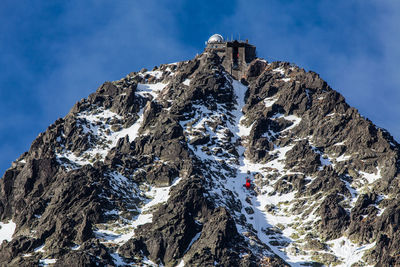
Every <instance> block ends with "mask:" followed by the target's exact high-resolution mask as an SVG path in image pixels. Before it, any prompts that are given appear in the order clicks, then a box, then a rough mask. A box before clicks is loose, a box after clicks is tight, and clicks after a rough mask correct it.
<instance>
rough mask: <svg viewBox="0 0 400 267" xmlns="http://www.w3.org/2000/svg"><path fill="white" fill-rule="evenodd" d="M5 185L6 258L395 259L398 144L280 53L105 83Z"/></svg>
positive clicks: (76, 261) (199, 60)
mask: <svg viewBox="0 0 400 267" xmlns="http://www.w3.org/2000/svg"><path fill="white" fill-rule="evenodd" d="M355 86H356V85H355ZM246 179H249V180H250V181H249V182H250V188H246V187H245V186H244V185H245V182H246ZM0 190H1V191H0V221H1V223H0V226H1V229H0V239H1V240H0V241H2V243H1V245H0V263H1V266H47V265H48V266H323V265H326V266H369V265H372V266H399V265H400V231H399V226H400V176H399V144H398V143H397V142H396V141H395V140H394V139H393V138H392V136H391V135H390V134H389V133H388V132H387V131H385V130H383V129H381V128H379V127H377V126H375V125H374V124H373V123H372V122H371V121H369V120H368V119H366V118H364V117H362V116H361V115H360V114H359V113H358V111H357V110H356V109H354V108H352V107H350V106H349V105H348V104H346V102H345V99H344V98H343V96H342V95H340V94H339V93H338V92H336V91H334V90H332V89H331V88H330V87H329V86H328V85H327V83H326V82H325V81H323V80H322V79H321V78H320V77H319V76H318V74H316V73H314V72H306V71H304V69H301V68H299V67H297V66H295V65H292V64H289V63H284V62H272V63H268V62H266V61H265V60H262V59H255V60H253V61H252V62H251V64H250V65H249V66H248V69H247V70H246V72H245V75H244V77H243V78H242V79H241V81H238V80H235V79H233V78H232V77H231V76H230V75H229V74H228V73H227V72H226V71H225V70H224V68H223V67H222V65H221V59H220V58H219V57H218V55H217V54H215V53H209V52H205V53H203V54H201V55H199V56H197V57H196V58H194V59H193V60H189V61H185V62H179V63H174V64H166V65H161V66H159V67H158V68H155V69H154V70H153V71H147V70H142V71H140V72H133V73H130V74H129V75H127V76H126V77H125V78H123V79H121V80H119V81H114V82H106V83H104V84H103V85H101V86H100V87H99V88H98V89H97V91H96V92H95V93H93V94H91V95H90V96H89V97H88V98H87V99H82V100H81V101H79V102H78V103H76V104H75V105H74V107H73V108H72V109H71V111H70V112H69V113H68V114H67V116H65V117H64V118H62V119H58V120H57V121H56V122H54V124H52V125H50V126H49V127H48V129H47V130H46V131H45V132H43V133H41V134H40V135H39V136H38V137H37V138H36V140H34V141H33V143H32V146H31V147H30V149H29V151H28V152H26V153H24V154H22V155H21V156H20V157H19V158H18V159H17V160H16V161H14V162H13V163H12V166H11V167H10V168H9V169H8V170H7V171H6V172H5V174H4V175H3V178H2V179H1V180H0Z"/></svg>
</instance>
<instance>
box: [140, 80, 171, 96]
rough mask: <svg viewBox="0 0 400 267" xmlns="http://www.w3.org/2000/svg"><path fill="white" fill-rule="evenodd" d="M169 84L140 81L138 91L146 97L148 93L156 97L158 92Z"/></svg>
mask: <svg viewBox="0 0 400 267" xmlns="http://www.w3.org/2000/svg"><path fill="white" fill-rule="evenodd" d="M165 86H167V84H166V83H154V84H143V83H138V85H137V89H136V93H137V94H138V95H141V96H143V97H146V94H150V95H151V96H153V97H154V98H157V96H158V94H159V93H160V92H161V90H162V89H164V88H165Z"/></svg>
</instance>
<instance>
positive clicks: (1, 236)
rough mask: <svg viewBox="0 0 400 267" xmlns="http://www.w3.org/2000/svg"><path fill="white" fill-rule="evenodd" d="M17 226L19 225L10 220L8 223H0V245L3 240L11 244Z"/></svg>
mask: <svg viewBox="0 0 400 267" xmlns="http://www.w3.org/2000/svg"><path fill="white" fill-rule="evenodd" d="M16 226H17V225H16V224H15V223H14V222H13V221H12V220H9V221H8V223H3V222H0V227H1V228H0V243H1V242H3V240H7V241H8V242H10V241H11V240H12V239H13V238H12V236H13V234H14V232H15V228H16Z"/></svg>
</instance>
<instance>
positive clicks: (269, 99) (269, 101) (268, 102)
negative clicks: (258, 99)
mask: <svg viewBox="0 0 400 267" xmlns="http://www.w3.org/2000/svg"><path fill="white" fill-rule="evenodd" d="M276 100H278V99H277V98H276V97H267V98H265V99H264V104H265V106H266V107H267V108H269V107H271V106H272V105H273V104H274V103H275V102H276Z"/></svg>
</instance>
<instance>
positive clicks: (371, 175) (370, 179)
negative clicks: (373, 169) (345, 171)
mask: <svg viewBox="0 0 400 267" xmlns="http://www.w3.org/2000/svg"><path fill="white" fill-rule="evenodd" d="M359 173H360V174H361V175H362V176H363V177H364V178H365V179H366V180H367V181H368V184H372V183H373V182H375V181H376V180H379V179H380V178H381V169H380V168H378V171H377V173H376V174H375V173H367V172H363V171H359Z"/></svg>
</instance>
